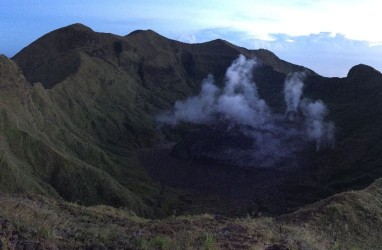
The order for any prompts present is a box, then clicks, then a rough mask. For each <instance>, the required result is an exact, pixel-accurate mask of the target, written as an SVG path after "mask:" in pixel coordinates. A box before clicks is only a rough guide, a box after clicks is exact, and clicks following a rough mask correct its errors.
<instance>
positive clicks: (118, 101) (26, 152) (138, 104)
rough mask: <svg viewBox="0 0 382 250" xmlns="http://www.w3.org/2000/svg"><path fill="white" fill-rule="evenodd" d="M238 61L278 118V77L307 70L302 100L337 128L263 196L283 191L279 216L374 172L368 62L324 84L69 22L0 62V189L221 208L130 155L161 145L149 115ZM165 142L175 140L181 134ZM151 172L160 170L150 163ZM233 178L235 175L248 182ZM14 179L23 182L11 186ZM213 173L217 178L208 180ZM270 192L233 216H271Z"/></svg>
mask: <svg viewBox="0 0 382 250" xmlns="http://www.w3.org/2000/svg"><path fill="white" fill-rule="evenodd" d="M239 54H243V55H245V56H246V57H249V58H256V59H257V60H258V61H259V62H260V64H259V66H258V67H257V68H256V69H255V70H254V72H253V78H254V80H255V81H256V82H257V85H258V92H259V95H260V96H261V97H262V98H264V99H265V100H266V102H267V103H268V104H269V106H270V107H271V108H272V109H274V110H276V111H278V112H283V110H285V104H284V100H283V84H284V80H285V77H286V74H287V73H289V72H294V71H302V70H306V71H308V72H310V76H309V77H308V78H307V80H306V84H305V95H306V96H307V97H310V98H313V99H322V100H323V101H325V103H327V104H328V107H329V110H330V114H329V115H330V118H331V119H332V120H333V121H334V122H335V124H336V125H337V127H338V141H337V146H336V148H335V149H334V150H333V151H324V152H320V153H319V154H312V156H310V155H309V157H312V158H309V160H306V162H309V164H306V165H305V166H304V168H303V169H301V171H300V170H299V171H297V172H296V173H297V174H294V173H293V172H291V173H288V174H287V175H286V176H289V177H291V178H292V179H285V180H284V176H283V174H282V173H281V174H280V173H278V175H279V176H281V177H282V178H281V179H280V180H281V182H280V183H281V184H282V185H281V186H280V187H278V186H277V185H276V187H278V188H276V189H274V190H272V192H273V193H276V194H277V193H278V192H279V191H280V190H285V192H287V194H288V195H286V196H284V198H285V197H286V198H285V200H284V201H283V202H282V206H286V207H287V208H288V210H287V211H294V210H295V209H297V208H298V207H299V206H302V205H304V204H307V203H310V202H313V201H316V200H319V199H321V198H323V197H326V196H328V195H331V194H333V193H336V192H340V191H345V190H349V189H352V188H363V187H366V186H367V185H368V184H370V183H371V182H372V181H373V180H374V179H376V178H378V177H380V176H381V172H382V171H381V170H380V169H381V166H380V157H379V154H380V153H382V152H381V147H379V146H378V145H379V143H377V142H378V140H379V138H380V135H379V131H380V128H381V124H380V122H379V114H380V112H381V110H382V109H381V108H380V101H379V100H380V98H378V93H380V91H379V89H380V87H381V84H380V73H379V72H377V71H375V70H373V69H370V68H368V67H367V66H362V65H361V66H357V67H355V68H353V69H352V70H351V71H350V72H349V76H348V77H347V78H342V79H339V78H333V79H328V78H324V77H321V76H319V75H317V74H315V73H314V72H312V71H310V70H309V69H306V68H304V67H301V66H297V65H293V64H290V63H287V62H285V61H282V60H280V59H279V58H277V57H276V56H275V55H274V54H273V53H271V52H269V51H266V50H247V49H245V48H240V47H237V46H235V45H233V44H230V43H228V42H226V41H223V40H214V41H211V42H207V43H202V44H185V43H181V42H177V41H174V40H170V39H167V38H165V37H163V36H161V35H159V34H157V33H155V32H153V31H151V30H148V31H135V32H132V33H131V34H129V35H127V36H124V37H122V36H116V35H113V34H107V33H97V32H94V31H93V30H91V29H90V28H88V27H86V26H83V25H81V24H74V25H71V26H68V27H64V28H61V29H58V30H55V31H53V32H51V33H49V34H47V35H45V36H43V37H41V38H40V39H38V40H36V41H35V42H33V43H32V44H31V45H29V46H27V47H26V48H24V49H23V50H22V51H20V52H19V53H18V54H17V55H15V57H14V58H12V60H13V61H14V62H16V63H17V65H18V66H16V65H15V64H14V63H13V62H12V61H10V60H8V59H7V58H4V57H3V58H2V65H4V66H2V68H1V69H0V72H1V74H2V75H4V74H6V75H7V78H4V79H3V80H2V82H1V84H2V85H5V86H8V85H10V86H12V90H9V94H7V93H6V92H3V93H2V95H3V96H4V100H7V99H9V100H11V101H10V102H9V103H7V104H4V105H3V106H4V108H3V110H4V111H3V113H4V114H6V115H4V119H3V120H4V121H7V120H9V122H8V123H7V124H8V125H7V126H8V127H7V129H6V131H5V132H4V133H3V134H4V135H5V136H7V138H6V140H5V142H6V148H8V149H7V150H8V151H6V153H5V154H4V155H5V157H7V158H6V159H8V158H9V159H11V160H12V164H13V165H12V166H13V168H12V169H13V170H12V171H10V170H9V171H7V172H8V173H9V176H8V177H7V178H6V179H3V181H2V182H1V183H2V184H1V185H4V186H6V185H8V182H7V180H8V179H12V178H13V180H14V183H15V184H14V185H15V187H12V188H11V187H6V188H4V190H5V191H11V192H14V191H20V192H22V191H26V190H33V192H38V193H42V194H48V195H51V196H53V197H62V198H64V199H65V200H68V201H78V202H80V203H81V204H86V205H90V204H101V203H102V204H109V205H113V206H127V207H130V208H132V209H133V210H135V211H136V212H138V213H140V214H143V215H153V214H154V213H159V214H163V213H170V212H171V211H173V210H177V211H182V212H187V211H190V210H192V209H190V208H189V207H191V206H189V204H190V202H191V203H192V205H193V206H194V205H195V206H196V207H197V209H196V210H197V211H206V210H203V209H205V206H206V204H203V201H205V197H206V195H212V196H213V197H214V198H213V199H214V201H213V202H210V203H211V204H215V203H214V202H216V204H215V205H212V207H214V208H213V209H212V211H216V209H219V207H220V206H223V205H222V204H224V205H227V204H231V202H234V203H235V204H236V200H233V201H232V200H231V198H228V201H227V197H225V195H224V194H225V192H223V193H222V194H217V193H216V192H212V191H213V189H212V191H211V190H209V189H207V190H203V192H202V193H200V192H199V191H200V190H199V191H198V192H196V194H195V190H194V188H192V187H191V188H189V187H187V188H186V189H187V191H179V190H173V189H172V188H171V187H173V186H176V185H172V184H171V183H166V181H165V180H160V179H159V177H160V174H154V175H151V176H149V174H148V172H147V170H146V169H145V168H144V166H142V161H139V159H138V156H139V155H138V154H137V152H138V151H140V149H141V148H142V147H151V146H153V145H155V144H156V143H157V142H159V141H160V140H162V139H163V135H162V134H161V133H160V132H159V131H158V130H157V127H156V124H155V120H154V116H155V115H156V114H158V112H161V111H163V110H165V109H168V108H170V107H171V106H172V105H173V104H174V102H175V101H176V100H179V99H185V98H186V97H188V96H190V95H194V94H196V93H197V92H198V91H199V89H200V84H201V81H202V80H203V79H204V78H205V77H206V76H207V75H208V74H210V73H212V74H213V75H214V76H215V78H216V82H217V83H218V84H222V82H223V79H224V75H225V71H226V69H227V67H228V66H229V65H230V64H231V63H232V61H233V60H235V59H236V58H237V56H238V55H239ZM18 67H19V68H20V69H21V70H19V69H18ZM8 68H12V71H9V70H8ZM21 72H22V73H21ZM22 74H23V75H24V76H25V78H24V76H23V75H22ZM15 78H16V79H15ZM18 82H20V83H18ZM360 82H362V83H360ZM15 83H17V84H15ZM19 85H20V87H18V88H16V86H19ZM8 88H11V87H8ZM14 89H17V91H18V92H17V91H16V90H14ZM24 92H25V93H24ZM20 93H21V94H20ZM8 95H9V96H11V97H9V96H8ZM20 96H22V98H21V99H20ZM24 99H25V100H24ZM370 102H373V103H374V104H373V105H374V107H375V110H374V111H373V112H370V109H368V107H369V105H370ZM9 117H10V118H9ZM167 135H168V134H167ZM170 136H172V138H177V139H178V140H179V136H180V134H170ZM373 145H375V146H373ZM370 147H373V150H369V148H370ZM21 149H22V150H21ZM31 149H33V151H32V150H31ZM349 154H350V155H351V156H352V157H348V155H349ZM149 160H150V159H149ZM146 167H147V166H146ZM7 168H8V169H11V168H10V167H7ZM148 169H150V167H148ZM178 170H179V169H178ZM155 171H157V172H155ZM155 171H154V172H153V173H158V171H159V173H161V169H159V168H158V169H156V170H155ZM235 171H238V176H242V175H244V176H247V177H249V176H251V174H249V175H247V174H246V173H245V172H242V171H241V170H235ZM149 172H150V171H149ZM21 173H22V174H21ZM162 173H164V172H162ZM196 173H197V172H194V174H196ZM200 173H201V175H202V176H201V178H199V177H196V178H195V179H193V180H192V181H195V183H198V181H199V179H201V180H204V181H205V179H204V177H205V176H203V175H204V174H203V172H200ZM18 174H20V175H21V176H22V175H25V177H24V178H29V179H31V180H30V181H28V182H27V181H22V179H18V177H17V176H18ZM151 174H152V172H151ZM221 174H222V173H219V171H218V173H217V175H221ZM252 174H253V173H252ZM254 174H255V175H256V173H254ZM266 175H267V176H268V174H266ZM214 176H215V175H212V177H211V178H214ZM228 176H229V174H228ZM259 176H261V175H258V176H257V177H256V178H260V177H259ZM289 177H288V178H289ZM268 178H269V179H273V173H271V174H270V175H269V176H268V177H267V178H263V180H267V179H268ZM153 179H154V181H153ZM221 179H223V178H220V179H219V178H217V179H216V178H215V179H214V180H221ZM260 179H261V178H260ZM248 180H249V179H248ZM28 183H29V184H28ZM185 183H187V182H184V183H183V184H185ZM195 183H194V184H195ZM205 183H210V184H212V183H214V182H208V181H207V182H205ZM243 183H245V182H243ZM291 183H292V184H291ZM220 184H221V185H222V186H223V187H224V188H223V189H222V190H226V188H227V187H230V190H229V192H232V193H235V189H234V187H231V186H229V185H227V183H226V182H222V183H220ZM220 184H219V185H220ZM260 184H261V182H259V184H258V185H260ZM251 185H252V184H251ZM261 185H262V184H261ZM261 185H260V186H261ZM285 185H287V186H288V188H285ZM266 186H267V185H266ZM31 187H33V188H31ZM249 187H251V186H250V185H249V186H247V187H246V188H247V189H248V188H249ZM178 188H179V186H178ZM182 188H184V187H182ZM190 189H191V190H190ZM265 189H266V188H265ZM252 190H255V192H256V190H257V189H256V188H253V189H252ZM302 190H304V192H303V193H304V195H302V196H301V197H300V196H297V197H294V193H295V192H296V191H298V192H301V191H302ZM312 190H313V191H314V192H313V193H314V195H312V193H310V192H311V191H312ZM268 191H269V190H268ZM305 191H306V192H305ZM183 192H186V194H187V195H184V193H183ZM188 192H190V193H188ZM218 193H219V192H218ZM250 194H252V193H248V195H249V196H250ZM188 195H189V196H190V197H193V198H190V199H191V201H190V199H188V198H184V196H186V197H187V196H188ZM195 197H199V198H200V197H202V199H201V200H198V199H199V198H195ZM203 197H204V198H203ZM221 197H224V198H221ZM279 197H281V196H278V195H273V196H272V197H270V196H269V195H265V196H263V195H261V197H260V198H259V197H257V198H256V199H255V201H253V198H250V197H249V198H246V199H248V200H246V201H245V202H244V204H242V205H240V206H241V207H238V208H237V209H238V210H241V209H242V210H244V211H246V210H247V209H252V208H251V207H252V205H251V204H252V203H253V202H255V203H263V204H262V205H261V206H263V207H265V208H266V209H270V208H272V207H273V208H274V209H270V210H269V211H268V212H271V213H273V212H275V211H276V213H282V212H285V210H283V209H281V210H279V208H277V207H275V204H277V203H280V200H278V199H279ZM194 199H195V200H194ZM257 199H260V201H258V200H257ZM272 199H273V200H272ZM264 203H265V204H264ZM237 204H239V203H237ZM267 204H268V205H267ZM256 206H259V205H258V204H257V205H256ZM214 209H215V210H214ZM241 213H242V212H241ZM244 213H245V212H244Z"/></svg>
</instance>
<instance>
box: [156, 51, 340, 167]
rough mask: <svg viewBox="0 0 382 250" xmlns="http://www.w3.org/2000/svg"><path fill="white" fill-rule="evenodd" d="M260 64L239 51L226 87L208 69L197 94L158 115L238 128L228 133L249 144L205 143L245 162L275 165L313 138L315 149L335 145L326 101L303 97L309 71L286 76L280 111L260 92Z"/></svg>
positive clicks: (212, 151)
mask: <svg viewBox="0 0 382 250" xmlns="http://www.w3.org/2000/svg"><path fill="white" fill-rule="evenodd" d="M256 65H257V62H256V60H255V59H246V58H245V57H244V56H243V55H240V56H239V58H238V59H236V60H235V61H234V62H233V63H232V65H231V66H230V67H229V68H228V69H227V72H226V76H225V85H224V88H222V89H219V88H218V87H217V86H216V85H215V82H214V79H213V76H212V75H209V76H208V77H207V78H206V79H205V80H204V81H203V83H202V89H201V92H200V94H199V95H198V96H193V97H190V98H188V99H186V100H184V101H177V102H176V103H175V105H174V109H173V110H172V111H168V112H167V113H163V114H161V115H159V116H158V117H157V121H158V122H159V123H161V124H168V125H172V126H176V125H177V124H178V123H180V122H185V123H194V124H202V125H205V126H208V127H212V128H213V127H216V126H218V124H220V125H219V126H220V127H221V125H222V124H223V125H224V126H226V130H227V131H230V130H232V129H233V128H234V129H233V130H232V132H230V133H232V134H234V133H235V134H239V135H240V136H244V137H246V138H250V139H251V140H252V145H251V146H250V147H246V148H245V147H244V148H243V147H234V146H231V145H216V146H214V147H213V148H207V149H205V150H204V151H205V152H204V155H206V156H208V157H210V158H216V159H219V160H224V161H225V162H228V163H230V164H235V165H241V166H258V167H269V166H273V165H276V164H279V163H280V162H281V161H282V160H284V159H286V158H289V159H290V158H293V157H294V156H295V154H296V153H297V152H299V151H301V150H303V149H304V148H305V147H306V146H307V145H309V144H310V143H315V144H316V149H317V150H319V149H320V148H321V147H323V146H326V145H330V146H332V145H333V143H334V130H335V128H334V124H333V123H332V122H325V119H324V118H325V116H326V114H327V108H326V105H325V104H324V103H323V102H322V101H320V100H318V101H311V100H309V99H306V98H304V99H301V97H302V93H303V91H302V90H303V86H304V83H303V81H304V79H305V77H306V73H305V72H296V73H291V74H289V75H288V76H287V77H286V80H285V84H284V97H285V102H286V106H287V109H286V114H287V115H284V114H277V113H273V112H272V111H271V110H270V108H269V107H268V105H267V104H266V103H265V101H264V100H263V99H261V98H260V97H259V95H258V92H257V86H256V84H255V82H254V81H253V79H252V72H253V69H254V67H256ZM291 114H292V115H291ZM228 144H229V143H228Z"/></svg>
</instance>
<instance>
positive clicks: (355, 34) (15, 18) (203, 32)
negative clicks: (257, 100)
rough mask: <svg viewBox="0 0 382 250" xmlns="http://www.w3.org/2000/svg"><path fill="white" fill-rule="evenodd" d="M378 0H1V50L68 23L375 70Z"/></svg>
mask: <svg viewBox="0 0 382 250" xmlns="http://www.w3.org/2000/svg"><path fill="white" fill-rule="evenodd" d="M381 10H382V2H379V1H376V0H331V1H330V0H295V1H285V0H284V1H281V0H268V1H265V0H263V1H258V0H252V1H250V0H235V1H233V0H229V1H223V0H208V1H202V0H199V1H196V0H194V1H191V0H182V1H180V0H177V1H175V0H145V1H129V0H109V1H101V0H84V1H81V0H77V1H74V0H56V1H51V0H49V1H48V0H13V1H11V0H0V53H3V54H6V55H7V56H13V55H14V54H15V53H17V52H18V51H19V50H21V49H22V48H23V47H25V46H26V45H28V44H29V43H31V42H33V41H34V40H35V39H37V38H38V37H40V36H42V35H43V34H45V33H47V32H49V31H52V30H54V29H57V28H60V27H62V26H66V25H69V24H73V23H83V24H85V25H87V26H89V27H91V28H92V29H93V30H95V31H100V32H110V33H115V34H119V35H126V34H128V33H130V32H131V31H134V30H136V29H152V30H154V31H156V32H158V33H160V34H162V35H164V36H166V37H169V38H172V39H177V40H181V41H184V42H190V43H196V42H205V41H208V40H211V39H216V38H221V39H225V40H227V41H229V42H231V43H234V44H237V45H239V46H243V47H246V48H248V49H259V48H266V49H269V50H271V51H272V52H274V53H275V54H276V55H278V56H279V57H280V58H281V59H284V60H287V61H290V62H292V63H296V64H300V65H303V66H306V67H309V68H311V69H313V70H314V71H316V72H317V73H319V74H321V75H324V76H346V74H347V72H348V70H349V69H350V68H351V67H352V66H353V65H356V64H359V63H364V64H368V65H371V66H373V67H374V68H376V69H377V70H379V71H382V29H380V27H379V25H380V24H382V14H381Z"/></svg>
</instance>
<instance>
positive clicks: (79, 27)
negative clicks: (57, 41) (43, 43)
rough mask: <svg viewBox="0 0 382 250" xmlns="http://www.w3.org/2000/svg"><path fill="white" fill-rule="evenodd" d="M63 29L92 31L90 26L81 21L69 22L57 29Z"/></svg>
mask: <svg viewBox="0 0 382 250" xmlns="http://www.w3.org/2000/svg"><path fill="white" fill-rule="evenodd" d="M64 29H73V30H78V31H80V30H82V31H91V32H94V31H93V30H92V29H91V28H90V27H88V26H86V25H84V24H82V23H74V24H71V25H68V26H65V27H62V28H60V29H58V30H64Z"/></svg>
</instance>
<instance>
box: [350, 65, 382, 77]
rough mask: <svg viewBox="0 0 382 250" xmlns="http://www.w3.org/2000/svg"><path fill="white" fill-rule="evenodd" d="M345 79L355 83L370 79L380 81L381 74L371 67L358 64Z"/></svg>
mask: <svg viewBox="0 0 382 250" xmlns="http://www.w3.org/2000/svg"><path fill="white" fill-rule="evenodd" d="M347 77H348V78H352V79H354V80H357V81H365V80H370V79H381V78H382V74H381V72H379V71H378V70H376V69H374V68H373V67H371V66H368V65H365V64H358V65H355V66H353V67H352V68H351V69H350V70H349V73H348V75H347Z"/></svg>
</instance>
